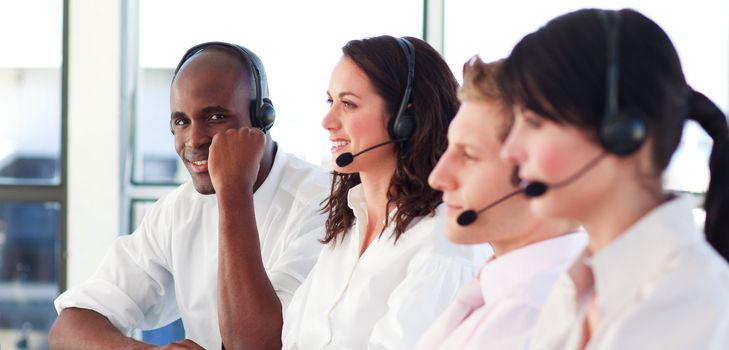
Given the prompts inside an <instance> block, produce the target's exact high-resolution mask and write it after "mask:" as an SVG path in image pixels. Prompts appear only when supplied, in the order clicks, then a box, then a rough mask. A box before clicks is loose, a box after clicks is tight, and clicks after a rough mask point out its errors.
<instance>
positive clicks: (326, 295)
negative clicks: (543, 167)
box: [282, 185, 491, 350]
mask: <svg viewBox="0 0 729 350" xmlns="http://www.w3.org/2000/svg"><path fill="white" fill-rule="evenodd" d="M347 200H348V203H349V207H350V208H352V210H353V211H354V215H355V217H356V220H355V224H354V226H353V227H352V228H351V229H350V230H349V232H347V234H346V235H345V236H344V238H343V240H339V241H337V242H336V243H333V242H332V243H330V244H327V245H326V246H325V247H324V249H322V253H321V255H320V256H319V260H318V261H317V263H316V265H315V266H314V269H313V270H312V272H311V274H309V277H308V278H307V279H306V281H304V283H303V284H302V286H301V288H299V289H298V290H297V292H296V294H295V295H294V298H293V300H292V301H291V305H290V306H289V309H288V310H287V312H286V314H285V317H284V327H283V334H282V340H283V347H284V349H300V350H314V349H412V348H414V347H415V343H416V342H417V340H418V338H419V337H420V336H421V335H422V333H423V332H424V331H425V330H426V329H427V328H428V326H429V325H430V324H431V323H432V322H433V321H434V320H435V319H436V318H437V317H438V315H439V314H440V313H441V312H442V311H443V310H444V309H445V307H446V306H447V305H448V304H449V303H450V302H451V300H453V298H454V297H455V295H456V294H457V292H458V290H459V289H461V287H463V286H464V285H466V284H467V283H468V282H469V281H471V280H472V279H473V277H474V275H475V273H476V272H477V270H478V266H479V265H480V264H481V263H482V262H483V261H484V260H485V259H486V258H487V257H488V255H489V254H490V251H491V250H490V248H489V247H488V246H485V245H478V246H462V245H456V244H453V243H451V242H449V241H448V240H447V239H446V238H445V237H444V235H443V228H444V225H445V222H446V221H445V220H446V216H445V213H444V211H443V209H442V207H439V208H438V209H437V211H436V215H435V216H425V217H420V218H417V219H416V220H414V222H413V223H412V224H411V225H410V227H409V228H408V229H407V230H406V231H405V232H404V233H403V234H402V235H401V236H400V238H399V240H398V241H397V242H395V238H394V236H393V235H392V233H393V229H394V224H390V225H388V227H387V228H386V230H385V231H384V232H383V234H382V235H380V236H379V237H377V238H375V240H373V241H372V243H371V244H370V245H369V246H368V247H367V249H366V250H365V252H364V253H363V254H362V256H360V254H359V249H360V242H361V237H362V236H363V235H364V233H365V229H366V227H367V208H366V203H365V200H364V194H363V191H362V187H361V185H359V186H356V187H354V188H352V189H351V190H350V191H349V193H348V198H347Z"/></svg>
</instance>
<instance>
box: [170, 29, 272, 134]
mask: <svg viewBox="0 0 729 350" xmlns="http://www.w3.org/2000/svg"><path fill="white" fill-rule="evenodd" d="M211 46H221V47H227V48H230V49H233V50H234V51H236V52H238V53H240V54H241V56H242V57H243V60H244V61H246V64H248V71H249V72H250V74H251V75H252V76H253V80H254V83H255V89H256V91H254V95H255V98H254V99H253V100H251V107H250V115H251V125H253V127H255V128H258V129H261V131H263V132H264V133H265V132H266V131H268V129H270V128H271V127H272V126H273V122H274V121H275V120H276V111H275V110H274V109H273V103H272V102H271V99H270V98H269V97H268V82H267V80H266V70H265V69H263V63H261V60H260V59H259V58H258V56H256V54H254V53H253V52H251V51H250V50H248V49H246V48H245V47H243V46H240V45H236V44H229V43H225V42H219V41H211V42H207V43H202V44H199V45H195V46H193V47H192V48H190V49H189V50H187V52H186V53H185V55H184V56H182V59H181V60H180V63H179V64H177V68H175V74H174V75H175V76H177V72H178V71H179V70H180V68H182V65H183V64H185V62H187V60H189V59H190V58H191V57H192V56H195V54H197V53H199V52H200V51H202V50H205V49H206V48H208V47H211Z"/></svg>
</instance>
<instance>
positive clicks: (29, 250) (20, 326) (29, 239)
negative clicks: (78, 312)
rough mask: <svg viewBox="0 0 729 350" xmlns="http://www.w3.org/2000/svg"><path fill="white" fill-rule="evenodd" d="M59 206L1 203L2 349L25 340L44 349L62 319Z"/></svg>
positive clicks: (0, 341) (0, 307)
mask: <svg viewBox="0 0 729 350" xmlns="http://www.w3.org/2000/svg"><path fill="white" fill-rule="evenodd" d="M59 209H60V205H59V203H55V202H47V203H35V202H30V203H22V202H0V348H2V349H5V348H8V349H16V345H17V344H18V343H20V342H27V343H29V344H32V345H33V347H32V348H33V349H36V348H38V349H40V348H43V344H46V343H47V340H46V334H47V333H48V330H49V329H50V327H51V325H52V324H53V321H54V320H55V319H56V310H55V308H54V307H53V299H54V298H55V297H56V295H58V266H59V256H60V254H59V249H58V248H59V247H58V244H59V240H58V234H59V232H58V230H59ZM8 330H12V331H8ZM17 348H19V349H22V347H19V346H18V347H17Z"/></svg>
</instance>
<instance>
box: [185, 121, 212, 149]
mask: <svg viewBox="0 0 729 350" xmlns="http://www.w3.org/2000/svg"><path fill="white" fill-rule="evenodd" d="M187 131H188V134H187V140H186V142H185V146H187V147H189V148H196V149H197V148H201V147H205V146H210V143H211V142H212V140H213V137H212V135H211V134H210V130H208V128H207V127H206V126H205V125H204V124H203V123H195V122H192V123H191V124H190V126H188V128H187Z"/></svg>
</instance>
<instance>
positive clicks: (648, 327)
mask: <svg viewBox="0 0 729 350" xmlns="http://www.w3.org/2000/svg"><path fill="white" fill-rule="evenodd" d="M693 207H694V200H693V199H692V198H691V197H679V198H674V199H671V200H669V201H667V202H666V203H664V204H662V205H661V206H659V207H658V208H656V209H654V210H653V211H652V212H650V213H648V214H647V215H645V216H644V217H643V218H641V219H640V220H639V221H638V222H637V223H635V224H634V225H633V226H632V227H630V228H629V229H628V230H627V231H626V232H625V233H623V234H622V235H620V236H619V237H618V238H617V239H615V240H614V241H613V242H611V243H610V244H609V245H608V246H607V247H605V248H603V249H602V250H600V251H598V252H597V254H595V255H594V256H592V257H589V253H588V252H587V250H586V251H585V252H584V253H583V254H582V255H580V257H579V258H578V259H577V260H576V261H575V262H574V264H573V265H572V267H571V268H570V270H569V271H568V272H567V273H565V274H563V275H562V276H561V278H560V279H559V281H558V282H557V284H556V286H555V288H554V289H553V290H552V292H551V294H550V296H549V298H548V299H547V302H546V304H545V307H544V309H543V311H542V314H541V316H540V319H539V321H538V322H537V326H536V329H535V334H534V336H533V339H532V347H531V348H532V349H537V350H548V349H550V350H576V349H580V344H581V343H582V339H583V338H582V337H583V332H584V329H583V325H584V323H585V314H586V305H587V302H588V300H590V299H591V296H592V295H596V296H597V310H598V312H597V314H598V315H599V322H598V324H597V327H596V329H594V330H592V335H591V337H590V340H589V343H588V344H587V346H586V347H585V349H586V350H614V349H619V350H631V349H636V350H638V349H640V350H645V349H656V350H659V349H660V350H671V349H676V350H679V349H682V350H699V349H700V350H726V349H729V266H728V265H727V262H726V261H725V260H724V259H723V258H722V257H721V256H719V255H718V254H717V253H716V252H715V251H714V250H713V248H711V246H709V244H708V243H707V242H706V241H705V239H704V237H703V234H702V233H701V232H700V231H699V230H698V229H697V228H696V226H695V224H694V221H693V217H692V215H691V209H692V208H693ZM725 234H729V232H726V233H725ZM593 291H594V294H593Z"/></svg>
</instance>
